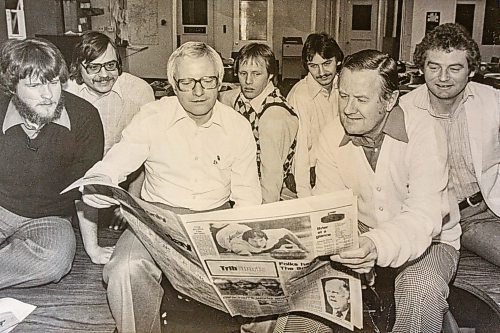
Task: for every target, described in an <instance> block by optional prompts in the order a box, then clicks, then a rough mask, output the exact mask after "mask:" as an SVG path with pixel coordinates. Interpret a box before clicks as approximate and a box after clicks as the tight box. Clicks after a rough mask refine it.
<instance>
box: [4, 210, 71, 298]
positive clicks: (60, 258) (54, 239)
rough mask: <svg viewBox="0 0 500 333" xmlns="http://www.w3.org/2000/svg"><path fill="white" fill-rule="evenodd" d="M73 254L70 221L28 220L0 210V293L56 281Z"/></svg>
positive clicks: (67, 267) (68, 266) (54, 219)
mask: <svg viewBox="0 0 500 333" xmlns="http://www.w3.org/2000/svg"><path fill="white" fill-rule="evenodd" d="M75 251H76V241H75V234H74V232H73V228H72V226H71V217H60V216H46V217H42V218H34V219H32V218H27V217H23V216H19V215H17V214H14V213H12V212H10V211H8V210H6V209H5V208H3V207H0V289H3V288H7V287H19V288H24V287H33V286H39V285H43V284H47V283H50V282H57V281H59V280H60V279H61V278H62V277H63V276H64V275H66V274H67V273H68V272H69V271H70V269H71V264H72V263H73V258H74V256H75Z"/></svg>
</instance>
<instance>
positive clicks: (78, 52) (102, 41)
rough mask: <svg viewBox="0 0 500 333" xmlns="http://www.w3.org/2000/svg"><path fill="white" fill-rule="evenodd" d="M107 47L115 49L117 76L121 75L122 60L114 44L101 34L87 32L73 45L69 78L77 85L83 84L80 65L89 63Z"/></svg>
mask: <svg viewBox="0 0 500 333" xmlns="http://www.w3.org/2000/svg"><path fill="white" fill-rule="evenodd" d="M108 45H111V46H112V47H113V49H115V53H116V58H117V60H118V74H119V75H121V74H122V59H121V57H120V53H119V52H118V48H117V47H116V44H115V43H114V42H113V41H112V40H111V38H109V37H108V36H106V35H105V34H103V33H100V32H98V31H88V32H85V33H84V34H83V35H82V37H81V40H80V41H79V42H78V43H77V44H76V45H75V48H74V50H73V58H72V61H71V66H70V69H69V72H70V75H69V77H70V78H71V79H73V80H75V81H76V83H78V84H82V83H83V78H82V72H81V69H80V64H81V63H83V62H85V63H89V62H92V61H94V60H96V59H97V58H99V57H100V56H101V55H103V54H104V52H106V49H107V48H108Z"/></svg>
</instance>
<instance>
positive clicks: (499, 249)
mask: <svg viewBox="0 0 500 333" xmlns="http://www.w3.org/2000/svg"><path fill="white" fill-rule="evenodd" d="M460 215H461V216H462V219H461V220H460V225H461V226H462V239H461V242H462V246H463V247H464V248H466V249H467V250H470V251H472V252H474V253H475V254H477V255H478V256H480V257H483V258H484V259H486V260H488V261H489V262H491V263H493V264H495V265H497V266H499V267H500V217H498V216H496V215H495V214H494V213H493V212H492V211H491V210H490V209H489V208H488V207H486V204H485V203H484V201H483V202H482V203H481V204H480V205H479V206H477V207H468V208H466V209H463V210H462V211H461V212H460Z"/></svg>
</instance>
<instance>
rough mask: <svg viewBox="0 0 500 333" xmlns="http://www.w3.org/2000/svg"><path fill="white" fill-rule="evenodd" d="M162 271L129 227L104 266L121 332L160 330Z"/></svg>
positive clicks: (110, 298)
mask: <svg viewBox="0 0 500 333" xmlns="http://www.w3.org/2000/svg"><path fill="white" fill-rule="evenodd" d="M161 274H162V272H161V270H160V268H159V267H158V266H157V265H156V263H155V262H154V260H153V258H152V257H151V255H150V254H149V252H148V250H146V248H145V247H144V245H142V243H141V241H140V240H139V239H138V238H137V236H136V235H135V234H134V232H133V231H132V230H131V229H130V228H128V229H126V230H125V231H124V232H123V234H122V235H121V237H120V239H118V242H117V243H116V247H115V251H114V252H113V255H112V256H111V260H110V261H109V262H108V263H107V264H106V265H105V266H104V270H103V278H104V282H106V283H107V285H108V287H107V294H108V303H109V307H110V309H111V314H112V315H113V318H114V319H115V322H116V327H117V329H118V332H123V333H135V332H138V333H160V332H161V327H160V305H161V299H162V297H163V288H162V287H161V285H160V282H161Z"/></svg>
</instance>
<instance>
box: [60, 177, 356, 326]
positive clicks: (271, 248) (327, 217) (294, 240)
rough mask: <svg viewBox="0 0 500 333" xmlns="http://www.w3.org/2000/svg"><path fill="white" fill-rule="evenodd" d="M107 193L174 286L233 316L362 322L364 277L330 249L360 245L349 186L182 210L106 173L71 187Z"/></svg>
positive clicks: (338, 250) (349, 323) (350, 323)
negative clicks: (335, 261) (343, 266)
mask: <svg viewBox="0 0 500 333" xmlns="http://www.w3.org/2000/svg"><path fill="white" fill-rule="evenodd" d="M81 186H85V193H93V194H100V195H105V196H108V197H112V198H114V199H115V200H117V201H118V202H119V203H120V205H121V211H122V214H123V215H124V217H125V218H126V219H127V221H128V223H129V225H130V227H131V228H132V229H133V230H134V232H135V233H136V235H137V236H138V238H139V239H140V240H141V241H142V242H143V244H144V246H145V247H146V248H147V249H148V251H149V252H150V253H151V255H152V257H153V258H154V259H155V261H156V262H157V264H158V266H159V267H160V268H161V269H162V271H163V273H164V274H165V276H166V277H167V278H168V280H169V282H170V283H171V284H172V286H173V287H174V288H175V289H176V290H178V291H179V292H181V293H183V294H186V295H188V296H189V297H191V298H193V299H195V300H197V301H199V302H202V303H204V304H206V305H209V306H211V307H214V308H216V309H219V310H222V311H225V312H229V313H230V314H231V315H233V316H235V315H242V316H245V317H258V316H264V315H271V314H280V313H286V312H290V311H305V312H309V313H313V314H316V315H319V316H321V317H323V318H325V319H327V320H330V321H332V322H334V323H337V324H339V325H341V326H344V327H346V328H348V329H351V330H353V329H354V327H358V328H362V325H363V320H362V296H361V282H360V279H359V277H358V275H357V274H356V273H353V272H350V271H348V270H347V271H341V270H336V269H333V268H332V265H331V264H330V261H329V260H328V257H327V256H329V255H332V254H336V253H339V252H340V251H342V250H345V249H350V248H355V247H358V232H357V209H356V207H357V206H356V198H355V196H353V194H352V192H351V191H342V192H336V193H331V194H327V195H322V196H315V197H309V198H303V199H294V200H287V201H281V202H276V203H271V204H265V205H261V206H254V207H242V208H236V209H228V210H220V211H213V212H207V213H196V214H186V215H180V214H175V213H173V212H172V211H170V210H167V209H165V208H164V207H161V204H160V205H158V204H152V203H148V202H145V201H143V200H141V199H139V198H136V197H134V196H132V195H130V194H129V193H128V192H126V191H125V190H123V189H122V188H120V187H117V186H115V185H111V184H107V183H106V180H105V179H91V180H86V179H81V180H79V181H77V182H75V183H74V184H72V185H71V186H70V187H69V188H68V189H67V190H69V189H71V188H77V187H81Z"/></svg>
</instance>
